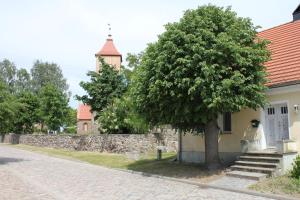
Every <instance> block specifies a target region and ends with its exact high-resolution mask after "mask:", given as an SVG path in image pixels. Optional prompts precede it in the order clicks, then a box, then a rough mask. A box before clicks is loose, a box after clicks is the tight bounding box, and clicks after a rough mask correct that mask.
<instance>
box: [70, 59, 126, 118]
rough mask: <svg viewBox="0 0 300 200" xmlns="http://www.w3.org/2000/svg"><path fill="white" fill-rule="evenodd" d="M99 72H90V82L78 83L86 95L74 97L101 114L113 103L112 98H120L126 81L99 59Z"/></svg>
mask: <svg viewBox="0 0 300 200" xmlns="http://www.w3.org/2000/svg"><path fill="white" fill-rule="evenodd" d="M100 62H101V68H100V70H99V72H94V71H90V72H88V74H87V75H88V76H90V79H91V80H90V82H80V86H81V87H82V88H83V89H84V90H85V91H86V92H87V95H83V96H78V95H77V96H76V98H77V99H78V100H79V101H82V102H83V103H85V104H88V105H90V106H91V108H92V111H96V112H98V113H99V112H101V111H103V109H104V108H105V107H106V106H107V105H109V104H111V103H112V102H113V99H114V98H118V97H121V96H122V94H123V93H124V92H125V90H126V81H125V80H124V76H122V75H121V74H120V73H119V72H118V71H116V70H115V69H114V68H113V67H111V66H110V65H109V64H107V63H105V62H104V60H103V59H100Z"/></svg>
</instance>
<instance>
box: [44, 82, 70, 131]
mask: <svg viewBox="0 0 300 200" xmlns="http://www.w3.org/2000/svg"><path fill="white" fill-rule="evenodd" d="M38 96H39V99H40V119H41V123H45V124H46V125H47V126H48V128H49V129H50V130H53V131H58V130H59V128H60V127H62V126H63V125H64V124H65V122H66V119H67V115H68V112H69V111H68V98H67V96H66V95H65V94H64V93H63V92H62V91H60V90H59V89H58V88H57V87H55V86H53V85H51V84H48V85H45V86H43V87H42V88H41V90H40V92H39V95H38Z"/></svg>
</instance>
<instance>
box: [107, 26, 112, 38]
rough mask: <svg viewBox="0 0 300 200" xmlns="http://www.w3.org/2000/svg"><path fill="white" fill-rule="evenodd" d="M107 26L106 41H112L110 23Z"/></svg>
mask: <svg viewBox="0 0 300 200" xmlns="http://www.w3.org/2000/svg"><path fill="white" fill-rule="evenodd" d="M107 26H108V39H112V35H111V26H110V23H108V24H107Z"/></svg>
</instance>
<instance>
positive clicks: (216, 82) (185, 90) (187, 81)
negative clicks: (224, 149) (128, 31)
mask: <svg viewBox="0 0 300 200" xmlns="http://www.w3.org/2000/svg"><path fill="white" fill-rule="evenodd" d="M165 27H166V31H165V32H164V33H163V34H162V35H160V36H159V39H158V41H157V42H155V43H152V44H149V46H148V47H147V49H146V51H145V53H144V55H143V57H142V61H141V66H139V67H138V69H137V74H136V75H135V77H134V79H133V80H134V81H133V84H134V87H133V90H132V94H133V99H134V101H135V104H136V106H137V109H138V110H139V112H140V113H141V114H143V115H144V116H145V117H146V119H147V120H148V121H149V122H150V123H151V124H152V125H160V124H171V125H173V127H175V128H177V129H179V130H184V131H186V130H192V131H196V132H200V131H201V132H202V131H204V134H205V159H206V163H207V166H208V168H217V167H219V165H220V159H219V154H218V133H219V129H218V126H217V116H218V115H219V114H222V113H225V112H238V111H240V110H241V109H242V108H246V107H248V108H252V109H256V108H258V107H262V106H264V104H265V102H266V100H265V94H264V91H265V89H266V87H265V86H264V84H265V82H266V78H265V77H266V73H265V68H264V66H263V63H264V62H266V61H267V60H268V59H269V52H268V51H267V48H266V45H267V42H266V41H262V40H260V39H258V38H257V37H256V34H257V32H256V29H257V27H255V26H254V25H253V24H252V22H251V20H250V19H247V18H241V17H237V15H236V13H235V12H232V11H231V9H230V8H227V9H223V8H219V7H215V6H212V5H208V6H203V7H199V8H198V9H195V10H187V11H186V12H185V13H184V16H183V17H182V18H181V19H180V21H179V22H175V23H169V24H167V25H166V26H165Z"/></svg>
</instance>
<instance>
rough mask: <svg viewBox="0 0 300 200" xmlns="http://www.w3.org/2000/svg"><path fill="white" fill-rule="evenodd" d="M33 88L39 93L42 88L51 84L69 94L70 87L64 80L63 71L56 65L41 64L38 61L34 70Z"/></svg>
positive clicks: (32, 72)
mask: <svg viewBox="0 0 300 200" xmlns="http://www.w3.org/2000/svg"><path fill="white" fill-rule="evenodd" d="M31 76H32V87H33V90H34V91H36V92H38V91H39V90H40V89H41V88H42V87H44V86H46V85H48V84H51V85H53V86H55V87H56V88H57V89H58V90H60V91H61V92H63V93H65V94H68V95H70V94H69V91H68V89H69V86H68V84H67V80H66V79H65V78H64V76H63V73H62V70H61V69H60V67H59V66H58V65H57V64H55V63H48V62H41V61H39V60H37V61H36V62H35V63H34V65H33V67H32V69H31Z"/></svg>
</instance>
